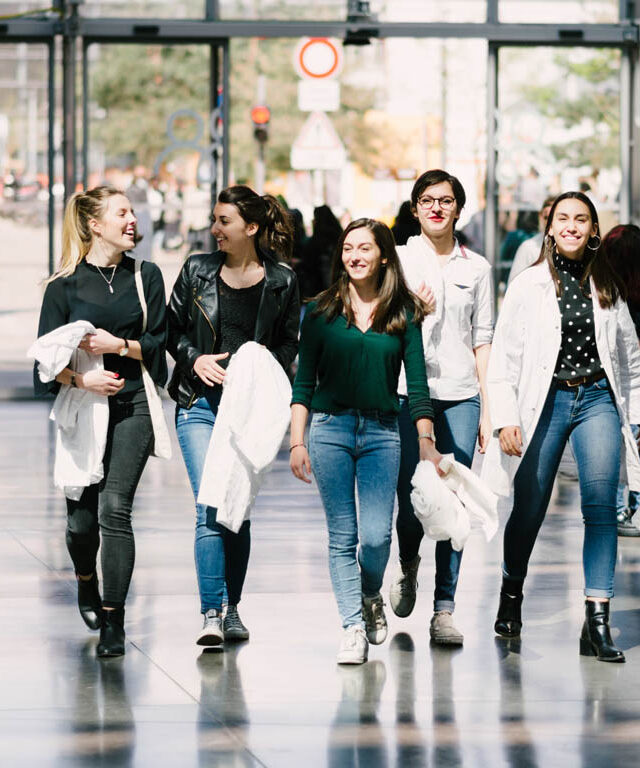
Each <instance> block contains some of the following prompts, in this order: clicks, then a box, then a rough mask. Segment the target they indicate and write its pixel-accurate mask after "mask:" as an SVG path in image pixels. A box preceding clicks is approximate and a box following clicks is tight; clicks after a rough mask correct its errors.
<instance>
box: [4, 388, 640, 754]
mask: <svg viewBox="0 0 640 768" xmlns="http://www.w3.org/2000/svg"><path fill="white" fill-rule="evenodd" d="M47 412H48V408H47V406H46V405H45V404H42V403H1V404H0V499H1V501H0V626H1V627H2V631H1V632H0V766H2V767H3V768H4V766H19V767H20V768H31V767H32V766H36V767H37V768H44V767H45V766H56V768H58V767H61V766H144V767H145V768H147V766H149V767H152V766H153V767H157V768H160V767H161V766H181V767H182V766H184V767H190V766H215V767H218V766H219V767H220V768H222V767H226V766H228V767H229V768H235V767H236V766H270V767H271V766H274V767H275V766H283V767H284V766H287V767H288V766H291V767H292V768H293V767H295V768H315V767H316V766H318V767H320V766H330V767H331V768H351V767H352V766H353V767H354V768H356V767H357V768H369V767H371V768H378V767H380V768H383V767H385V768H386V767H387V766H388V767H391V766H402V767H403V768H405V767H406V768H413V767H414V766H415V767H416V768H417V767H419V766H443V767H444V766H471V767H472V768H476V766H477V767H479V768H482V767H484V766H491V767H492V768H493V767H495V768H499V767H500V766H509V767H510V768H516V767H518V768H519V767H520V766H522V767H523V768H555V766H562V767H563V768H565V767H567V766H581V767H582V768H587V767H591V766H594V767H595V766H605V768H618V766H637V765H639V764H640V540H634V539H626V540H624V539H623V540H621V541H620V548H619V557H618V573H617V585H616V588H617V598H616V600H615V602H614V604H613V605H614V610H613V618H612V624H613V626H614V627H615V634H616V637H617V639H618V642H619V644H620V646H621V647H622V648H623V649H624V651H625V653H626V654H627V664H626V665H610V666H609V665H606V664H603V663H599V662H597V661H595V660H593V659H588V658H581V657H580V656H579V655H578V634H579V630H580V625H581V615H582V610H583V609H582V596H581V588H582V575H581V567H580V558H581V545H582V532H581V527H582V523H581V520H580V514H579V509H578V505H577V488H576V486H575V484H573V483H567V482H561V483H559V484H558V486H557V487H556V490H555V493H554V497H553V502H552V506H551V508H550V512H549V515H548V518H547V521H546V523H545V525H544V527H543V532H542V534H541V536H540V539H539V541H538V544H537V547H536V550H535V553H534V559H533V562H532V565H531V569H530V577H529V580H528V584H527V590H526V596H525V604H524V622H525V629H524V633H523V637H522V640H521V642H508V641H504V640H500V639H496V638H495V637H494V635H493V631H492V624H493V618H494V613H495V608H496V596H497V590H498V586H499V561H500V540H499V537H496V539H495V540H494V541H492V542H490V543H489V544H486V543H485V542H484V540H483V539H482V537H481V536H475V535H474V536H473V537H472V539H471V540H470V542H469V544H468V546H467V550H466V552H465V558H464V561H463V568H462V575H461V580H460V586H459V591H458V608H457V614H456V615H457V621H458V623H459V625H460V628H461V629H462V630H463V631H464V633H465V646H464V649H463V650H456V651H447V650H443V649H441V648H433V647H430V646H429V641H428V634H427V627H428V620H429V617H430V607H431V596H430V591H431V585H432V582H433V567H432V551H433V544H432V543H431V542H425V543H424V544H423V548H422V554H423V567H422V570H421V574H420V576H421V589H420V595H419V601H418V605H417V607H416V610H415V611H414V613H413V615H412V616H411V617H410V618H408V619H404V620H401V619H398V618H396V617H395V616H393V615H392V616H390V617H389V623H390V633H389V639H388V641H387V642H386V643H385V644H384V645H382V646H379V647H375V648H372V650H371V654H370V661H369V662H368V663H367V664H365V665H364V666H362V667H358V668H347V669H341V668H338V667H337V666H336V664H335V653H336V650H337V644H338V639H339V628H338V620H337V612H336V608H335V604H334V600H333V597H332V594H331V591H330V585H329V578H328V572H327V560H326V553H325V548H326V539H325V528H324V521H323V515H322V510H321V507H320V504H319V500H318V498H317V496H316V492H315V487H313V486H312V487H310V488H308V487H306V486H303V485H302V483H299V482H297V481H295V480H294V478H293V477H292V476H291V475H290V473H289V470H288V467H287V464H286V460H287V456H286V454H285V453H282V454H281V455H280V457H279V461H278V463H277V465H276V467H275V469H274V471H273V472H272V473H271V474H270V475H269V477H268V478H267V482H266V485H265V487H264V489H263V491H262V493H261V494H260V497H259V499H258V502H257V504H256V508H255V511H254V515H253V523H252V529H253V550H252V555H251V563H250V570H249V575H248V579H247V584H246V593H245V597H244V599H243V601H242V604H241V613H242V617H243V619H244V620H245V622H246V623H247V624H248V626H249V627H250V629H251V633H252V636H251V641H250V642H249V643H247V644H244V645H241V646H236V647H234V648H228V649H226V650H224V651H222V652H220V651H209V652H206V653H201V652H200V649H199V648H197V647H196V646H195V644H194V638H195V635H196V633H197V631H198V629H199V627H200V616H199V613H198V602H197V597H196V585H195V577H194V568H193V563H192V546H193V545H192V520H193V513H192V501H191V498H190V492H189V490H188V487H187V480H186V473H185V470H184V467H183V465H182V463H181V458H180V456H179V453H178V451H176V455H175V457H174V459H173V460H172V461H171V462H163V461H161V460H159V459H151V460H150V463H149V465H148V467H147V470H146V472H145V475H144V477H143V480H142V483H141V486H140V489H139V492H138V495H137V504H136V509H135V529H136V540H137V563H136V569H135V573H134V581H133V586H132V591H131V594H130V599H129V603H128V607H127V629H128V644H127V653H126V656H125V657H124V658H123V659H114V660H109V661H102V662H99V661H97V660H96V658H95V646H96V637H95V635H94V634H92V633H90V632H89V631H88V630H86V629H85V627H84V625H83V624H82V622H81V620H80V618H79V616H78V615H77V609H76V607H75V593H74V581H73V574H72V571H71V569H70V562H69V559H68V555H67V552H66V550H65V546H64V537H63V528H64V502H63V499H62V498H61V497H60V495H59V494H58V493H57V492H55V491H54V490H53V489H52V485H51V480H50V478H51V473H52V460H53V455H52V434H51V430H50V426H49V423H48V421H47ZM394 559H395V548H394V554H393V555H392V562H393V560H394ZM385 591H386V587H385Z"/></svg>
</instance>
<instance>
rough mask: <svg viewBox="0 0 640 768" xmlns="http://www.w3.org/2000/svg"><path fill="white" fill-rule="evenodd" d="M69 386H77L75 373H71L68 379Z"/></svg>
mask: <svg viewBox="0 0 640 768" xmlns="http://www.w3.org/2000/svg"><path fill="white" fill-rule="evenodd" d="M69 386H71V387H74V388H75V389H77V388H78V383H77V382H76V375H75V373H72V374H71V379H70V381H69Z"/></svg>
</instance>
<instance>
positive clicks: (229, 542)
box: [167, 186, 300, 646]
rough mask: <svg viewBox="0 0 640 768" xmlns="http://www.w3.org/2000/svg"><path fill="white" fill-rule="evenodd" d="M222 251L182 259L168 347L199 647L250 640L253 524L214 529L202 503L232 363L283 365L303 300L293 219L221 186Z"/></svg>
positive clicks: (271, 204) (247, 192)
mask: <svg viewBox="0 0 640 768" xmlns="http://www.w3.org/2000/svg"><path fill="white" fill-rule="evenodd" d="M211 231H212V234H213V236H214V237H215V239H216V242H217V243H218V248H219V250H218V251H217V252H215V253H205V254H195V255H193V256H191V257H190V258H189V259H187V261H186V262H185V264H184V266H183V268H182V271H181V272H180V275H179V276H178V279H177V280H176V283H175V285H174V288H173V293H172V295H171V299H170V301H169V342H168V345H167V348H168V350H169V353H170V354H171V355H172V357H174V358H175V361H176V366H175V369H174V372H173V376H172V378H171V382H170V384H169V394H170V395H171V397H172V398H173V399H174V400H175V401H176V403H177V406H176V431H177V433H178V442H179V443H180V448H181V450H182V456H183V458H184V462H185V464H186V467H187V473H188V475H189V481H190V483H191V488H192V490H193V494H194V497H195V499H196V540H195V561H196V572H197V576H198V587H199V590H200V603H201V612H202V613H203V615H204V626H203V628H202V631H201V632H200V634H199V635H198V638H197V640H196V642H197V644H198V645H205V646H210V645H219V644H220V643H222V642H223V641H224V640H228V641H229V640H248V639H249V631H248V630H247V628H246V627H245V626H244V624H243V623H242V621H241V620H240V617H239V615H238V608H237V606H238V603H239V602H240V597H241V594H242V586H243V583H244V579H245V575H246V572H247V565H248V562H249V550H250V522H249V521H248V520H247V521H245V522H244V523H243V525H242V527H241V528H240V530H239V531H238V533H237V534H234V533H232V532H231V531H229V530H227V529H226V528H224V527H222V526H220V525H218V524H217V523H216V509H215V508H213V507H207V506H204V505H202V504H198V503H197V498H198V492H199V488H200V480H201V477H202V470H203V467H204V461H205V457H206V453H207V449H208V447H209V442H210V439H211V432H212V430H213V425H214V423H215V419H216V414H217V411H218V405H219V403H220V398H221V395H222V384H223V382H224V377H225V370H226V367H227V365H228V363H229V359H230V357H231V356H232V355H233V354H234V353H235V352H236V351H237V350H238V349H239V347H240V346H241V345H242V344H244V343H245V342H247V341H256V342H258V343H259V344H263V345H264V346H265V347H267V349H269V350H270V352H271V353H272V354H273V355H274V357H275V358H276V359H277V360H278V362H279V363H280V364H281V365H282V367H283V368H285V369H286V368H287V367H288V366H289V365H290V364H291V363H292V362H293V360H294V358H295V356H296V353H297V350H298V325H299V322H300V299H299V295H298V284H297V280H296V276H295V273H294V272H293V270H292V269H290V268H289V267H288V266H287V265H286V264H283V263H282V261H281V259H288V258H289V257H290V255H291V248H292V245H293V229H292V226H291V222H290V220H289V215H288V214H287V213H286V212H285V210H284V209H283V208H282V207H281V206H280V204H279V203H278V201H277V200H276V199H275V198H274V197H272V196H270V195H263V196H260V195H258V194H256V193H255V192H254V191H253V190H251V189H249V187H245V186H234V187H229V188H228V189H225V190H223V191H222V192H221V193H220V195H219V196H218V201H217V203H216V206H215V208H214V210H213V227H212V230H211Z"/></svg>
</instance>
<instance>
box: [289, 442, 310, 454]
mask: <svg viewBox="0 0 640 768" xmlns="http://www.w3.org/2000/svg"><path fill="white" fill-rule="evenodd" d="M294 448H306V446H305V444H304V443H296V444H295V445H292V446H290V447H289V453H291V451H292V450H293V449H294Z"/></svg>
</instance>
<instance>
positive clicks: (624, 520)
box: [618, 509, 640, 536]
mask: <svg viewBox="0 0 640 768" xmlns="http://www.w3.org/2000/svg"><path fill="white" fill-rule="evenodd" d="M635 513H636V511H635V509H634V510H631V509H624V510H623V511H622V512H618V536H640V528H637V527H636V525H635V523H634V522H633V516H634V515H635Z"/></svg>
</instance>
